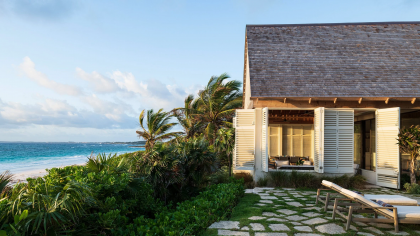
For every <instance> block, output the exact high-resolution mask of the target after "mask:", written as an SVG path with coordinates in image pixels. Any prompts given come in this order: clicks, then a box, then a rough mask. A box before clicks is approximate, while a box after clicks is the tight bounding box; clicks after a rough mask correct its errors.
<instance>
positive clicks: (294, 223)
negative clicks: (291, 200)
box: [289, 221, 302, 225]
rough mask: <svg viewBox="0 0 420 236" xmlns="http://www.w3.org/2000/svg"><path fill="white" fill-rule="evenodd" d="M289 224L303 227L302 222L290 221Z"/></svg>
mask: <svg viewBox="0 0 420 236" xmlns="http://www.w3.org/2000/svg"><path fill="white" fill-rule="evenodd" d="M289 223H291V224H293V225H302V223H300V222H295V221H290V222H289Z"/></svg>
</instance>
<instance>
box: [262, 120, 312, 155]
mask: <svg viewBox="0 0 420 236" xmlns="http://www.w3.org/2000/svg"><path fill="white" fill-rule="evenodd" d="M312 129H313V126H312V125H277V126H275V125H272V126H270V144H269V145H270V148H269V150H270V156H281V155H288V156H303V157H306V156H309V157H312V142H313V141H312Z"/></svg>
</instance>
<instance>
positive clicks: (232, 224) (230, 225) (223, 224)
mask: <svg viewBox="0 0 420 236" xmlns="http://www.w3.org/2000/svg"><path fill="white" fill-rule="evenodd" d="M209 229H239V221H219V222H214V223H213V224H212V225H210V227H209Z"/></svg>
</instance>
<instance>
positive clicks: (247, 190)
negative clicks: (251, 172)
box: [245, 189, 254, 193]
mask: <svg viewBox="0 0 420 236" xmlns="http://www.w3.org/2000/svg"><path fill="white" fill-rule="evenodd" d="M253 192H254V189H245V193H253Z"/></svg>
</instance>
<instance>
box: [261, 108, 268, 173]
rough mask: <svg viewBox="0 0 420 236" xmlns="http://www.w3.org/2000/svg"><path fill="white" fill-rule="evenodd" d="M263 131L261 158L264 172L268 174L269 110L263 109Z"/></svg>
mask: <svg viewBox="0 0 420 236" xmlns="http://www.w3.org/2000/svg"><path fill="white" fill-rule="evenodd" d="M261 119H262V129H261V132H262V133H261V135H262V137H261V138H262V140H261V149H262V150H261V158H262V170H263V171H265V172H268V108H267V107H265V108H263V109H262V114H261Z"/></svg>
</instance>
